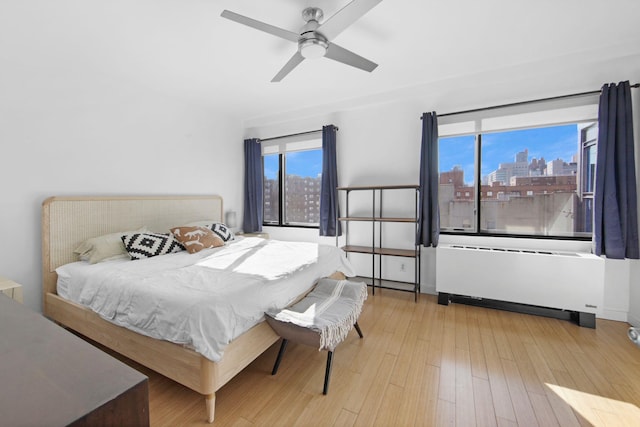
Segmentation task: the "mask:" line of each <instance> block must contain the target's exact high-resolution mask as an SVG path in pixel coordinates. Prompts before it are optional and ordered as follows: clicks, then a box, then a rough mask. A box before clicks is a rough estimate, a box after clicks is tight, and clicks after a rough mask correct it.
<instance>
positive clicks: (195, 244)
mask: <svg viewBox="0 0 640 427" xmlns="http://www.w3.org/2000/svg"><path fill="white" fill-rule="evenodd" d="M171 233H172V234H173V237H174V238H175V239H176V240H177V241H178V242H180V243H181V244H182V246H184V248H185V249H186V250H187V252H189V253H190V254H194V253H196V252H200V251H201V250H203V249H207V248H217V247H219V246H224V240H222V239H221V238H220V237H219V236H218V235H217V234H215V233H214V232H213V231H211V230H210V229H208V228H207V227H200V226H184V227H174V228H172V229H171Z"/></svg>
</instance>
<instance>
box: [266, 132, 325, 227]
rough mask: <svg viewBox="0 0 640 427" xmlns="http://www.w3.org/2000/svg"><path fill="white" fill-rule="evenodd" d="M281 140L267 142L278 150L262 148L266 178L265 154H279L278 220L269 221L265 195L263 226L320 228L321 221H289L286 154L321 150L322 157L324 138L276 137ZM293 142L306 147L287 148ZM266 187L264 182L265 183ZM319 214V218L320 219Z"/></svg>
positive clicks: (268, 145)
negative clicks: (265, 211)
mask: <svg viewBox="0 0 640 427" xmlns="http://www.w3.org/2000/svg"><path fill="white" fill-rule="evenodd" d="M276 139H278V140H280V141H277V142H276V143H272V144H265V146H266V147H276V146H277V147H278V148H277V151H276V152H265V151H266V150H265V146H263V147H262V148H263V150H262V176H263V179H264V176H265V175H264V170H265V161H264V160H265V156H267V155H274V154H277V155H278V173H277V180H278V221H267V220H266V219H265V218H266V216H265V215H264V209H265V200H266V198H265V197H263V201H262V209H263V216H262V226H263V227H283V228H287V227H288V228H309V229H314V228H315V229H319V228H320V223H319V222H318V223H302V222H289V221H287V219H286V197H287V194H286V177H287V172H286V170H287V160H286V156H287V154H289V153H294V152H304V151H319V152H320V157H321V158H322V138H321V137H313V138H310V137H306V138H303V139H300V138H295V139H294V138H287V137H283V138H276ZM291 142H292V143H293V145H295V143H296V142H301V146H302V147H304V148H295V149H287V143H291ZM263 189H264V183H263ZM319 212H320V204H319V203H318V214H319ZM319 216H320V215H318V219H319Z"/></svg>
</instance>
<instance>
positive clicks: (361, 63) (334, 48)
mask: <svg viewBox="0 0 640 427" xmlns="http://www.w3.org/2000/svg"><path fill="white" fill-rule="evenodd" d="M324 56H325V57H326V58H329V59H333V60H334V61H338V62H342V63H343V64H347V65H351V66H352V67H356V68H359V69H361V70H364V71H368V72H372V71H373V70H375V69H376V67H377V66H378V64H376V63H375V62H371V61H369V60H368V59H366V58H363V57H362V56H360V55H357V54H355V53H353V52H351V51H350V50H347V49H345V48H343V47H340V46H338V45H337V44H335V43H330V44H329V47H328V48H327V53H326V54H325V55H324Z"/></svg>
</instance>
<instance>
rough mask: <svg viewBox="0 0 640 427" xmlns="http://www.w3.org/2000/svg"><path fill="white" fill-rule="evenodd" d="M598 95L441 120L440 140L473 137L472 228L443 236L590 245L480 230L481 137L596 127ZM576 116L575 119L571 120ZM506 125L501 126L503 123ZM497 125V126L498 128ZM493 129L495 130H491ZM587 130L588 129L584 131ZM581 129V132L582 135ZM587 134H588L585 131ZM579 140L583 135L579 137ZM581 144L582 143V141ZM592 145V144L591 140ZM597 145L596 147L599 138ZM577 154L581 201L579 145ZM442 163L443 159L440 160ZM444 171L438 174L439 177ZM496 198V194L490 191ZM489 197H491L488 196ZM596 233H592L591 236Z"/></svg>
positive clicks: (447, 231)
mask: <svg viewBox="0 0 640 427" xmlns="http://www.w3.org/2000/svg"><path fill="white" fill-rule="evenodd" d="M597 105H598V100H597V95H595V94H593V96H591V97H583V98H581V99H578V97H576V98H575V99H566V98H565V97H559V99H545V100H540V101H531V102H526V103H518V104H512V105H506V106H498V107H489V108H486V109H479V110H469V111H464V112H461V113H453V114H448V115H445V116H444V119H443V120H441V118H440V117H439V118H438V120H439V122H440V123H439V134H440V137H439V140H440V139H443V138H450V137H460V136H474V137H475V144H474V168H475V170H474V182H473V186H474V191H475V194H474V204H473V209H474V211H473V213H474V215H473V218H474V220H473V227H471V228H458V227H447V228H442V227H441V228H440V233H441V234H444V235H461V236H482V237H508V238H526V239H543V240H574V241H590V240H591V239H592V236H578V235H542V234H521V233H504V232H492V231H487V230H482V229H481V224H482V218H481V214H482V213H481V209H480V204H481V197H482V170H481V159H482V135H486V134H490V133H496V132H508V131H515V130H522V129H535V128H544V127H552V126H560V125H567V124H577V125H580V124H581V123H592V122H594V124H595V126H597ZM556 111H559V112H560V114H558V116H559V117H561V118H559V119H558V120H555V119H552V120H549V121H546V122H545V114H546V116H551V115H552V113H555V112H556ZM572 115H574V116H575V117H571V116H572ZM501 119H502V121H503V122H504V123H506V124H507V125H503V126H500V121H501ZM527 120H531V123H529V124H527V123H526V121H527ZM485 123H490V124H489V126H488V127H489V128H488V129H486V130H485V129H483V125H484V124H485ZM496 123H497V124H496ZM443 125H444V127H445V129H446V130H445V132H440V130H441V129H442V127H443ZM492 126H493V127H492ZM584 129H587V127H584ZM580 131H581V129H580V128H579V129H578V132H580ZM585 132H586V131H585ZM578 137H579V138H580V134H578ZM580 141H582V139H580ZM590 142H591V140H590ZM595 144H597V136H596V141H595ZM576 148H577V149H578V150H579V152H578V159H579V162H580V164H579V165H578V171H577V177H576V195H577V196H578V197H579V198H580V200H582V199H581V193H580V188H581V181H582V179H583V174H584V169H583V168H584V163H583V161H582V157H583V152H584V150H583V145H582V144H580V145H578V146H577V147H576ZM438 160H440V159H438ZM441 172H444V171H440V170H439V171H438V173H439V174H440V173H441ZM491 192H492V193H493V195H495V191H493V190H492V191H491ZM589 196H591V197H592V194H591V195H589V194H587V195H585V197H587V198H588V197H589ZM487 197H489V196H487ZM592 232H593V231H592V230H591V233H592Z"/></svg>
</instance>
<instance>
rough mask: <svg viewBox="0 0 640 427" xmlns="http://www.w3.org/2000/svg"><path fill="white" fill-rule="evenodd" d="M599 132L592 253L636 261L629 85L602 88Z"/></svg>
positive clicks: (635, 209) (636, 211) (634, 192)
mask: <svg viewBox="0 0 640 427" xmlns="http://www.w3.org/2000/svg"><path fill="white" fill-rule="evenodd" d="M598 129H599V130H598V153H597V156H598V157H597V164H596V184H595V191H594V201H593V202H594V207H593V211H594V213H593V217H594V218H593V246H594V253H595V254H596V255H606V256H607V258H612V259H624V258H631V259H638V258H639V255H640V254H639V246H638V202H637V194H636V174H635V163H634V149H633V123H632V112H631V88H630V86H629V82H628V81H626V82H621V83H619V84H618V85H615V84H613V83H612V84H610V85H607V84H605V85H604V86H603V87H602V93H601V94H600V105H599V111H598Z"/></svg>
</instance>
